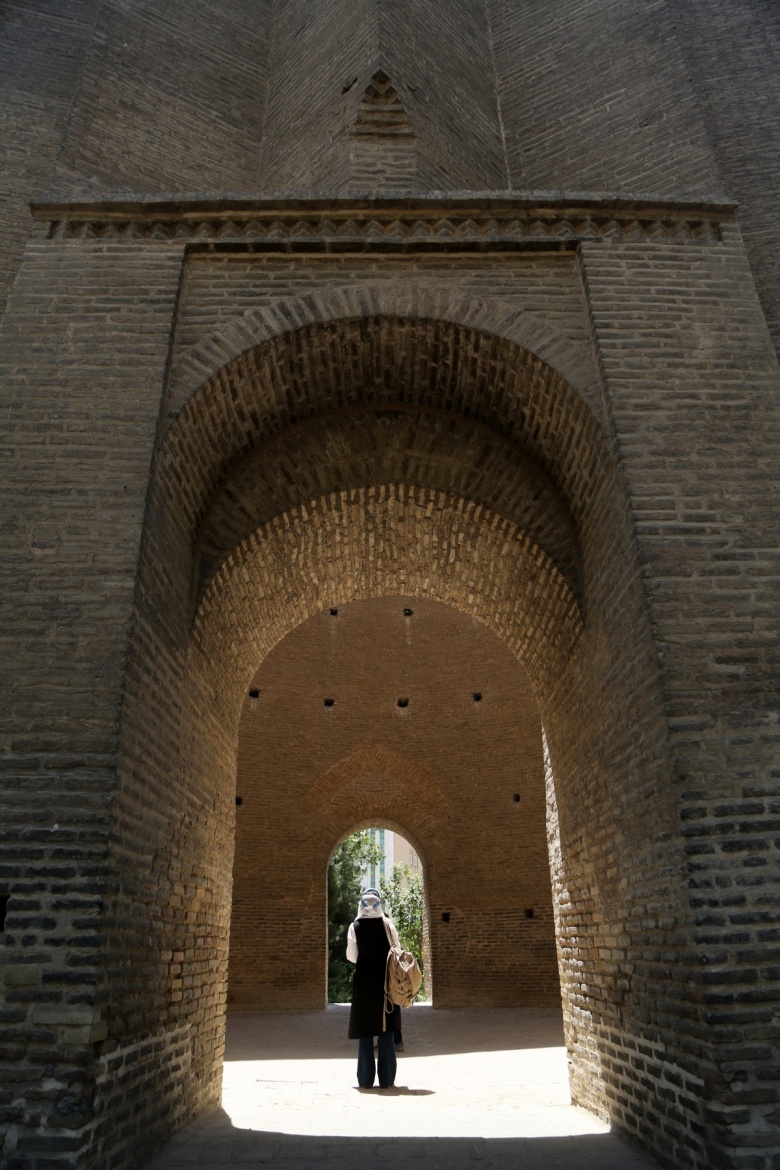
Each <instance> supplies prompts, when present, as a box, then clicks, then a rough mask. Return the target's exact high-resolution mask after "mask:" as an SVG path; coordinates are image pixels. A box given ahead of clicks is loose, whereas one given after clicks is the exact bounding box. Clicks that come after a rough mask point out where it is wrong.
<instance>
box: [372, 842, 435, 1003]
mask: <svg viewBox="0 0 780 1170" xmlns="http://www.w3.org/2000/svg"><path fill="white" fill-rule="evenodd" d="M379 892H380V894H381V895H382V903H383V905H384V908H385V912H386V913H387V915H388V916H389V917H390V918H392V920H393V922H394V923H395V926H396V930H397V931H398V937H399V939H400V941H401V946H402V947H403V948H404V950H407V951H411V952H412V954H413V955H414V957H415V959H416V960H417V963H418V965H419V967H420V970H421V971H422V972H423V982H422V985H421V987H420V990H419V992H418V994H417V998H418V999H425V969H424V967H423V884H422V877H421V875H420V874H419V873H418V872H417V871H416V870H413V869H412V868H411V867H410V866H408V865H399V864H398V863H397V862H396V864H395V865H394V866H393V871H392V873H391V874H390V877H389V878H383V879H382V881H381V882H380V883H379Z"/></svg>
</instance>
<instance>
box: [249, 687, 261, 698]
mask: <svg viewBox="0 0 780 1170" xmlns="http://www.w3.org/2000/svg"><path fill="white" fill-rule="evenodd" d="M249 698H250V699H259V698H260V691H259V690H258V689H257V687H250V688H249Z"/></svg>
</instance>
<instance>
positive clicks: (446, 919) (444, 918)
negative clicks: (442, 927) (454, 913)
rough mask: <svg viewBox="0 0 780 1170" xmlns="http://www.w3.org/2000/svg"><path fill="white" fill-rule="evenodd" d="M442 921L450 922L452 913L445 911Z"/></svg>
mask: <svg viewBox="0 0 780 1170" xmlns="http://www.w3.org/2000/svg"><path fill="white" fill-rule="evenodd" d="M441 920H442V922H449V920H450V912H449V910H445V911H444V913H443V914H442V916H441Z"/></svg>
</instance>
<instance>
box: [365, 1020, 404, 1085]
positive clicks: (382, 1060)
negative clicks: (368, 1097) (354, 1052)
mask: <svg viewBox="0 0 780 1170" xmlns="http://www.w3.org/2000/svg"><path fill="white" fill-rule="evenodd" d="M377 1065H379V1087H380V1089H389V1088H390V1087H391V1086H392V1085H394V1084H395V1070H396V1059H395V1037H394V1036H393V1033H392V1031H388V1032H382V1034H381V1035H380V1037H379V1052H378V1054H377V1060H374V1038H373V1036H363V1037H362V1038H361V1039H360V1040H358V1065H357V1079H358V1084H359V1085H360V1087H361V1089H370V1088H371V1086H372V1085H373V1083H374V1077H375V1076H376V1073H377Z"/></svg>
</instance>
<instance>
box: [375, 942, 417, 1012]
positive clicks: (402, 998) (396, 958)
mask: <svg viewBox="0 0 780 1170" xmlns="http://www.w3.org/2000/svg"><path fill="white" fill-rule="evenodd" d="M384 922H385V933H386V934H387V941H388V942H389V943H390V950H389V951H388V952H387V966H386V968H385V1013H386V1014H389V1013H390V1012H392V1010H393V1007H394V1006H396V1005H397V1006H398V1007H411V1006H412V1004H413V1003H414V1001H415V1000H416V998H417V992H418V991H419V990H420V987H421V985H422V979H423V977H422V971H421V970H420V968H419V966H418V965H417V960H416V959H415V957H414V955H413V954H412V952H411V951H405V950H404V949H403V947H400V946H399V947H395V946H393V939H392V936H391V934H390V928H389V927H388V925H387V919H385V920H384Z"/></svg>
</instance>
